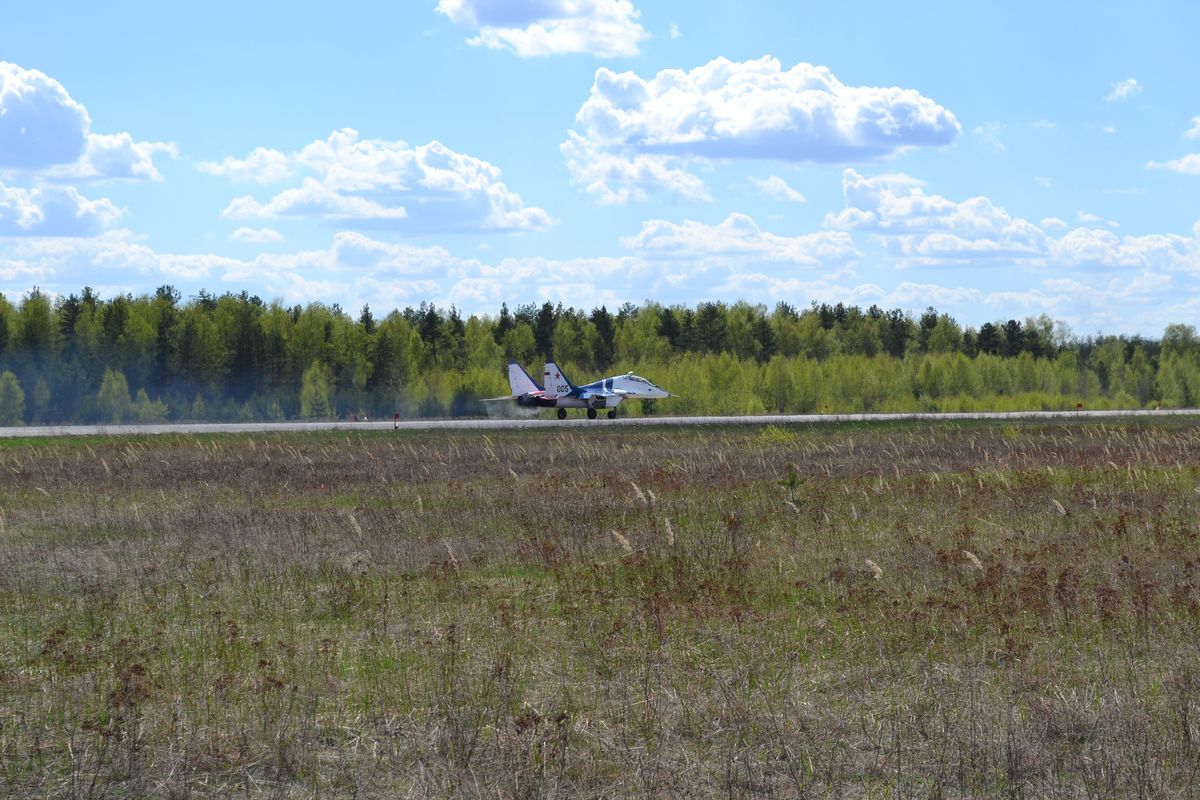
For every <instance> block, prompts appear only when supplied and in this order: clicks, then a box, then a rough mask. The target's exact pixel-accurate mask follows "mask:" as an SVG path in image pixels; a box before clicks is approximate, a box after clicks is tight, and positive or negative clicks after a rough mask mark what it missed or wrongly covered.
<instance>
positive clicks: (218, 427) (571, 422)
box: [0, 409, 1200, 439]
mask: <svg viewBox="0 0 1200 800" xmlns="http://www.w3.org/2000/svg"><path fill="white" fill-rule="evenodd" d="M1190 416H1200V409H1169V410H1132V409H1131V410H1119V411H1012V412H978V413H971V412H967V413H949V412H946V413H912V414H777V415H760V416H744V417H621V418H618V419H615V420H609V419H597V420H589V419H585V418H584V417H583V416H582V415H581V416H579V417H570V418H568V419H566V420H557V419H407V420H400V421H399V422H396V423H394V422H393V421H392V420H390V419H388V420H373V421H371V422H346V421H339V422H180V423H170V424H161V425H30V426H25V427H17V428H0V438H9V439H11V438H17V437H50V436H129V435H157V434H205V433H274V432H301V431H385V430H393V429H395V430H401V431H432V430H447V431H455V430H527V429H553V428H589V429H590V428H596V429H606V428H614V427H615V428H625V427H638V426H655V425H659V426H670V427H691V426H713V425H718V426H719V425H814V424H823V423H824V424H828V423H831V422H834V423H836V422H895V421H916V422H953V421H965V420H1073V419H1085V420H1097V419H1128V418H1131V417H1141V418H1145V417H1150V418H1155V417H1190Z"/></svg>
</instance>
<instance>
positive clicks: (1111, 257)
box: [1050, 228, 1200, 272]
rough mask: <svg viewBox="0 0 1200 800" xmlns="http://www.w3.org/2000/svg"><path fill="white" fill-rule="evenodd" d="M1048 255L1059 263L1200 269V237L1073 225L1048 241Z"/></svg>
mask: <svg viewBox="0 0 1200 800" xmlns="http://www.w3.org/2000/svg"><path fill="white" fill-rule="evenodd" d="M1050 256H1051V261H1052V263H1054V264H1055V265H1058V266H1063V267H1079V266H1090V267H1109V268H1126V269H1145V270H1159V271H1176V270H1177V271H1189V272H1195V271H1197V270H1200V239H1198V238H1197V237H1195V236H1180V235H1178V234H1151V235H1149V236H1125V237H1119V236H1117V234H1115V233H1113V232H1112V231H1108V230H1104V229H1103V228H1075V229H1073V230H1070V231H1068V232H1067V233H1065V234H1063V236H1062V238H1060V239H1056V240H1052V241H1051V242H1050Z"/></svg>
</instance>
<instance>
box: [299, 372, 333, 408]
mask: <svg viewBox="0 0 1200 800" xmlns="http://www.w3.org/2000/svg"><path fill="white" fill-rule="evenodd" d="M332 383H333V376H332V374H331V373H330V371H329V367H328V366H327V365H326V364H324V363H323V362H321V361H313V362H312V366H310V367H309V368H308V369H306V370H305V371H304V378H303V379H302V381H301V384H300V416H301V417H304V418H305V419H328V418H329V417H332V416H333V404H332V402H331V401H330V397H329V395H330V384H332Z"/></svg>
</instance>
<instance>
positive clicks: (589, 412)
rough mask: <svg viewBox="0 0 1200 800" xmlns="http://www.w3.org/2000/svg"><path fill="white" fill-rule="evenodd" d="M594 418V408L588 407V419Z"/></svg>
mask: <svg viewBox="0 0 1200 800" xmlns="http://www.w3.org/2000/svg"><path fill="white" fill-rule="evenodd" d="M595 418H596V409H594V408H589V409H588V419H595Z"/></svg>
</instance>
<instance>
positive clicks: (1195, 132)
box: [1183, 117, 1200, 139]
mask: <svg viewBox="0 0 1200 800" xmlns="http://www.w3.org/2000/svg"><path fill="white" fill-rule="evenodd" d="M1183 138H1185V139H1200V117H1192V127H1190V128H1188V130H1187V132H1186V133H1184V134H1183Z"/></svg>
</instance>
